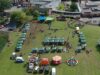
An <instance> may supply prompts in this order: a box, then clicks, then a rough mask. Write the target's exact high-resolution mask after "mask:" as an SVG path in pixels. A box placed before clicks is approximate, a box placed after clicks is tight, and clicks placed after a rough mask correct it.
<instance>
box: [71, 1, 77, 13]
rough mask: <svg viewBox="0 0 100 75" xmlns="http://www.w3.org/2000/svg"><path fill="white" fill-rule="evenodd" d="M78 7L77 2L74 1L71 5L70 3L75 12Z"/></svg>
mask: <svg viewBox="0 0 100 75" xmlns="http://www.w3.org/2000/svg"><path fill="white" fill-rule="evenodd" d="M77 9H78V8H77V5H76V3H75V2H72V3H71V5H70V11H72V12H74V11H76V10H77Z"/></svg>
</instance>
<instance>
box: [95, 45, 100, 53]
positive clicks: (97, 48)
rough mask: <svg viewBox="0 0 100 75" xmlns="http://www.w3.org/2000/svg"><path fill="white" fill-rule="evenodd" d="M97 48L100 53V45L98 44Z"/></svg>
mask: <svg viewBox="0 0 100 75" xmlns="http://www.w3.org/2000/svg"><path fill="white" fill-rule="evenodd" d="M96 50H97V51H98V52H99V53H100V46H98V45H97V46H96Z"/></svg>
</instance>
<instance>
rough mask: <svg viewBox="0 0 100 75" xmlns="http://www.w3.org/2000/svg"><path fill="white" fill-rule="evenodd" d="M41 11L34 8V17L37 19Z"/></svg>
mask: <svg viewBox="0 0 100 75" xmlns="http://www.w3.org/2000/svg"><path fill="white" fill-rule="evenodd" d="M39 14H40V13H39V11H38V10H34V12H33V13H32V15H33V18H34V19H37V18H38V16H39Z"/></svg>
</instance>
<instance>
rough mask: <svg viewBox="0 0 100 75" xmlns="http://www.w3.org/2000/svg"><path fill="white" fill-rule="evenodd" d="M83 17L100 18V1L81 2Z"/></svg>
mask: <svg viewBox="0 0 100 75" xmlns="http://www.w3.org/2000/svg"><path fill="white" fill-rule="evenodd" d="M80 8H81V14H82V17H100V1H95V2H94V1H88V2H87V3H86V2H81V4H80Z"/></svg>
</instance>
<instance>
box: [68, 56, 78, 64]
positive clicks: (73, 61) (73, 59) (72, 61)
mask: <svg viewBox="0 0 100 75" xmlns="http://www.w3.org/2000/svg"><path fill="white" fill-rule="evenodd" d="M67 64H68V65H69V66H75V65H77V64H78V60H76V59H75V58H74V57H71V58H69V59H68V60H67Z"/></svg>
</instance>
